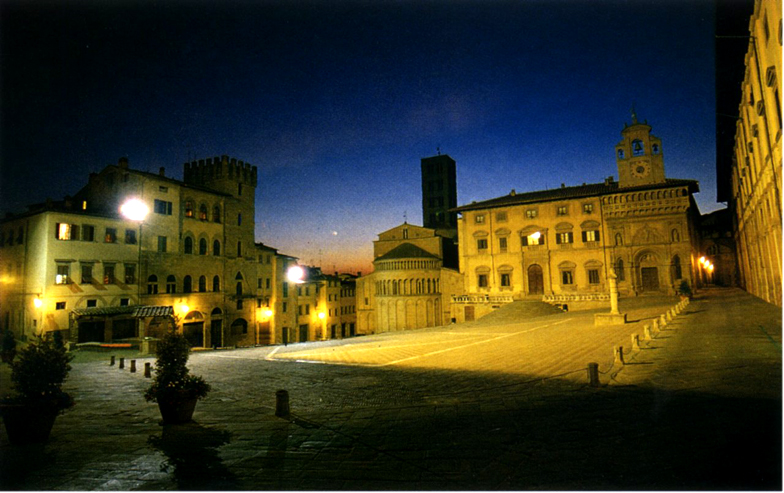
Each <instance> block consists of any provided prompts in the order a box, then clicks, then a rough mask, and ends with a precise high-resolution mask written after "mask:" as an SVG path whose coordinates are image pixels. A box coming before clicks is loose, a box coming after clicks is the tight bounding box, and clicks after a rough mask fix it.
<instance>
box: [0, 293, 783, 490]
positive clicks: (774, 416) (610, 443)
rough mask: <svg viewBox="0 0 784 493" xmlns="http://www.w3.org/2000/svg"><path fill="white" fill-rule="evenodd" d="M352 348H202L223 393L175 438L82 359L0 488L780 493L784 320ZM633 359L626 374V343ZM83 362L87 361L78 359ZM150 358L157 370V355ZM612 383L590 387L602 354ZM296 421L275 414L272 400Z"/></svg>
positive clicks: (569, 322) (510, 331)
mask: <svg viewBox="0 0 784 493" xmlns="http://www.w3.org/2000/svg"><path fill="white" fill-rule="evenodd" d="M677 301H678V300H677V299H675V298H636V299H631V300H622V302H621V310H623V311H625V312H627V313H628V314H629V320H630V321H632V323H629V324H626V325H624V326H618V327H602V328H596V327H594V326H593V313H592V312H580V313H577V312H572V313H562V314H554V315H548V316H543V317H536V318H532V319H530V320H525V321H520V320H519V319H517V318H514V319H510V320H504V318H503V314H502V313H500V312H498V313H500V315H496V316H494V317H493V318H494V320H493V321H492V323H486V322H483V321H482V320H481V319H480V320H478V321H476V322H472V323H468V324H461V325H456V326H448V327H439V328H432V329H426V330H420V331H410V332H400V333H391V334H381V335H378V336H368V337H359V338H354V339H348V340H344V341H326V342H321V343H306V344H294V345H290V346H287V347H265V348H253V349H238V350H231V351H206V352H200V353H193V355H192V357H191V360H190V362H189V366H190V367H191V370H192V372H193V373H195V374H199V375H202V376H204V377H205V379H207V380H208V381H209V382H210V383H211V384H212V386H213V392H211V393H210V394H209V396H208V397H207V398H206V399H204V400H203V401H200V402H199V404H198V405H197V408H196V413H195V415H194V423H191V424H188V425H180V426H161V425H160V424H159V421H160V415H159V412H158V410H157V407H156V406H155V405H154V404H149V403H146V402H145V401H144V399H143V398H142V396H141V394H142V391H143V389H144V388H145V387H146V386H147V385H148V384H149V380H147V379H145V378H144V377H143V374H142V371H141V369H143V367H144V362H145V360H144V359H142V358H137V366H138V367H139V369H140V371H139V372H138V373H136V374H131V373H129V372H128V370H127V368H126V369H125V370H119V369H118V368H117V366H113V367H112V366H109V365H108V354H107V355H106V357H105V359H104V360H97V361H87V362H83V363H82V362H78V361H77V362H75V363H74V365H73V366H74V370H73V371H72V373H71V376H70V378H69V381H68V383H67V387H68V389H69V390H70V391H71V392H73V394H74V397H75V399H76V402H77V405H76V406H75V407H74V408H73V409H71V410H69V411H68V412H66V413H65V414H63V415H62V416H60V417H59V418H58V421H57V422H56V423H55V427H54V430H53V432H52V437H51V439H50V441H49V442H48V443H47V444H45V445H42V446H28V447H17V446H11V445H10V444H9V443H8V440H7V437H6V435H5V430H2V432H0V458H1V460H2V461H1V463H0V481H1V483H0V486H2V487H3V489H24V490H52V489H55V490H136V489H141V490H160V489H178V490H232V489H242V490H267V489H269V490H334V489H341V490H385V489H388V490H445V489H446V490H466V489H473V490H494V489H503V490H523V489H557V490H570V489H581V490H590V489H631V490H639V489H780V488H781V384H782V382H781V311H780V310H779V309H778V308H776V307H773V306H771V305H768V304H766V303H764V302H762V301H760V300H758V299H757V298H754V297H752V296H750V295H748V294H746V293H744V292H742V291H740V290H736V289H710V290H703V291H701V293H700V294H699V295H698V296H697V297H695V299H694V300H693V301H692V303H691V304H690V305H689V306H688V307H687V309H686V310H685V311H684V312H683V313H681V314H680V315H678V316H677V317H676V318H675V319H674V320H673V321H672V322H671V323H670V324H668V325H667V326H666V327H664V329H663V330H662V331H661V332H659V333H657V334H656V337H655V338H654V339H653V341H651V342H650V343H649V344H643V345H642V347H641V349H638V350H634V351H629V346H630V342H631V335H632V334H639V335H640V336H642V326H643V325H645V324H650V323H651V321H652V320H653V318H654V317H656V316H657V315H661V314H662V313H663V312H664V311H665V310H666V309H667V308H669V307H671V306H673V305H674V304H675V303H677ZM619 345H620V346H625V347H626V349H625V351H624V353H625V358H626V363H627V364H625V365H623V366H621V365H619V364H614V363H613V354H612V347H613V346H619ZM80 359H81V358H80ZM146 361H152V359H147V360H146ZM592 361H594V362H597V363H599V368H600V372H601V382H602V385H601V386H600V387H598V388H593V387H590V386H588V385H587V381H588V380H587V372H586V370H585V368H586V365H587V363H588V362H592ZM278 389H286V390H288V391H289V393H290V399H291V408H292V417H291V418H290V419H282V418H278V417H275V416H274V407H275V391H276V390H278Z"/></svg>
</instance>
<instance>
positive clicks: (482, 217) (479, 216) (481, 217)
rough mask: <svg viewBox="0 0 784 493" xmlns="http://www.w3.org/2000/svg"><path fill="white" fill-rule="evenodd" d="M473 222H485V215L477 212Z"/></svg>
mask: <svg viewBox="0 0 784 493" xmlns="http://www.w3.org/2000/svg"><path fill="white" fill-rule="evenodd" d="M474 222H475V223H476V224H484V222H485V215H484V214H477V215H476V216H474Z"/></svg>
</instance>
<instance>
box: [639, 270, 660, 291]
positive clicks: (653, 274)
mask: <svg viewBox="0 0 784 493" xmlns="http://www.w3.org/2000/svg"><path fill="white" fill-rule="evenodd" d="M640 276H641V277H642V290H643V291H658V290H659V269H658V268H656V267H642V268H640Z"/></svg>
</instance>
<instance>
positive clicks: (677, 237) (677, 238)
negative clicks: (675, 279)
mask: <svg viewBox="0 0 784 493" xmlns="http://www.w3.org/2000/svg"><path fill="white" fill-rule="evenodd" d="M679 241H681V234H680V233H678V230H677V229H673V230H672V242H673V243H677V242H679ZM679 279H680V278H679Z"/></svg>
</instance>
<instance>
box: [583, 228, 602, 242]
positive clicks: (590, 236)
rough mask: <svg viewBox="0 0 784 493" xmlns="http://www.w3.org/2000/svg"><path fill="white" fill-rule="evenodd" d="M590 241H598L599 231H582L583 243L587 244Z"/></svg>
mask: <svg viewBox="0 0 784 493" xmlns="http://www.w3.org/2000/svg"><path fill="white" fill-rule="evenodd" d="M591 241H599V231H595V230H590V231H583V243H588V242H591Z"/></svg>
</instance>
